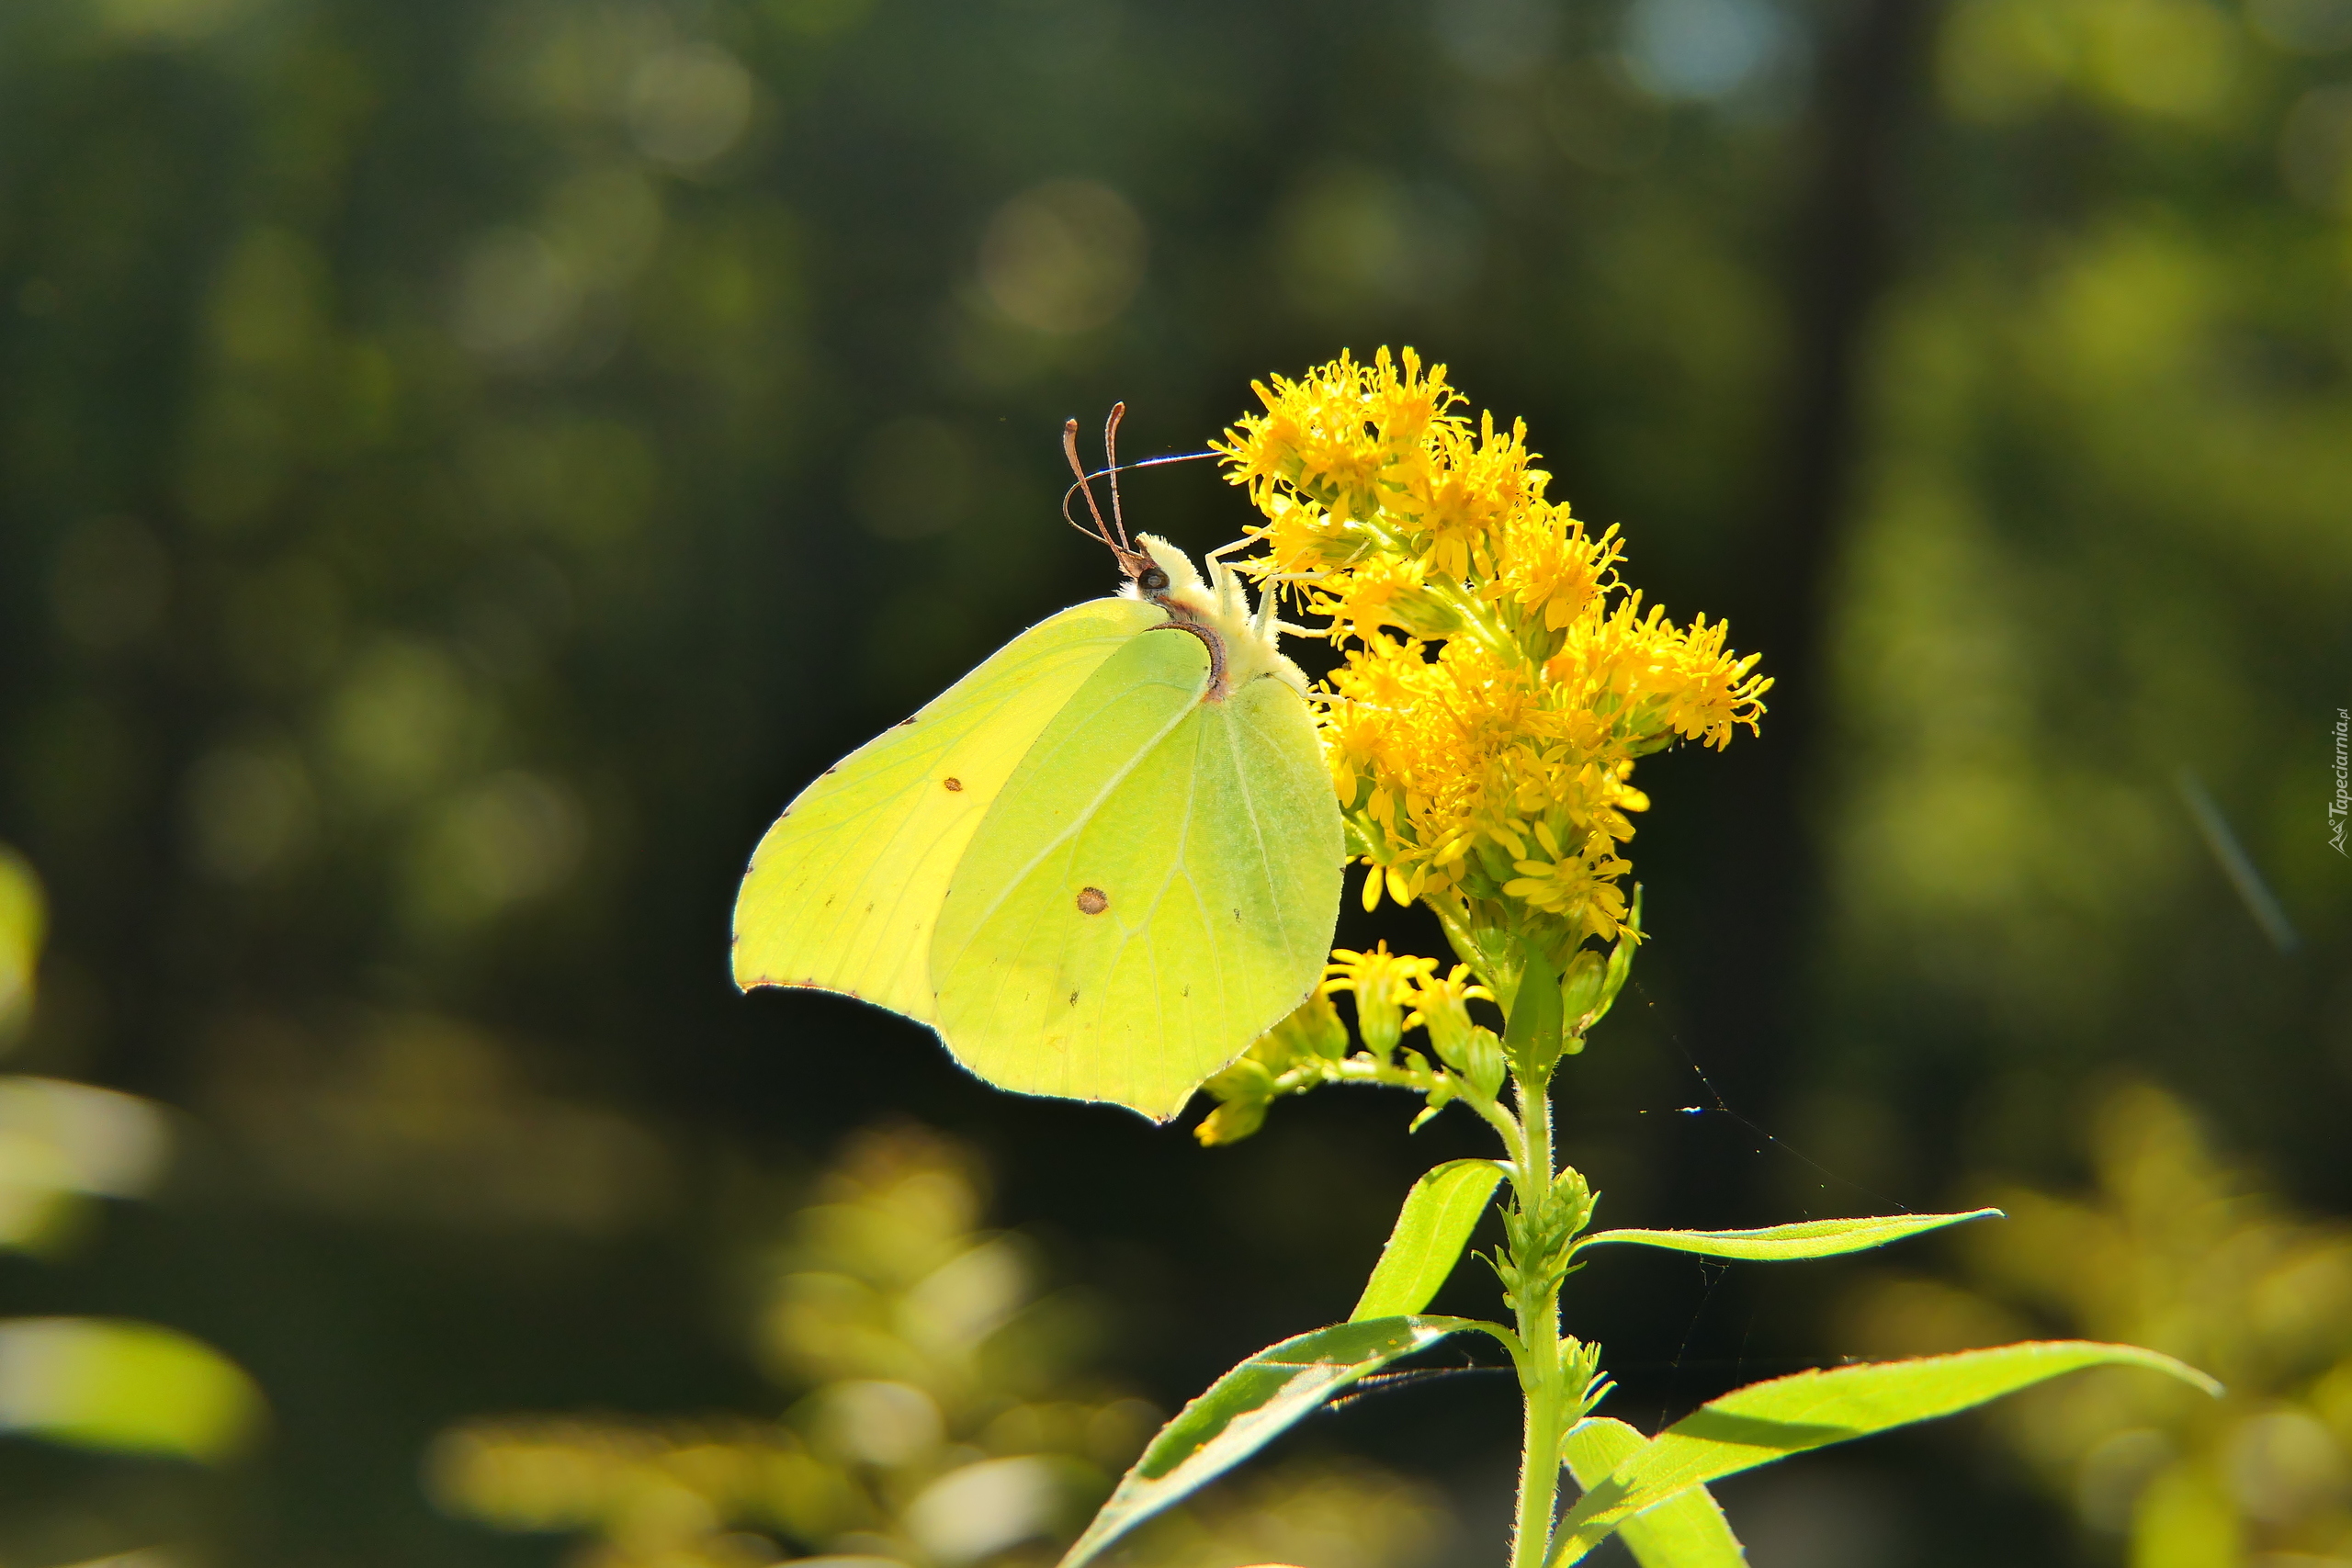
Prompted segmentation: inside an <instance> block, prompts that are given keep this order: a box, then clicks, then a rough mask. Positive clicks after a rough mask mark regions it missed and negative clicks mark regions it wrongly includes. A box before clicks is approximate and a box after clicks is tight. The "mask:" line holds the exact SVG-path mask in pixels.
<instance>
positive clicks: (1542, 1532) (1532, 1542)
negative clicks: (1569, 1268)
mask: <svg viewBox="0 0 2352 1568" xmlns="http://www.w3.org/2000/svg"><path fill="white" fill-rule="evenodd" d="M1512 1081H1513V1084H1514V1087H1515V1088H1516V1089H1517V1090H1518V1100H1519V1124H1520V1126H1521V1129H1522V1130H1523V1131H1522V1154H1521V1158H1520V1159H1519V1160H1518V1161H1517V1162H1516V1163H1517V1168H1516V1171H1515V1173H1514V1175H1513V1177H1512V1181H1513V1184H1514V1185H1515V1186H1516V1188H1517V1190H1518V1195H1519V1203H1520V1208H1521V1212H1522V1213H1540V1212H1541V1210H1540V1208H1539V1206H1540V1205H1542V1204H1544V1203H1545V1202H1547V1201H1549V1200H1550V1198H1551V1191H1552V1174H1553V1171H1552V1159H1553V1155H1552V1092H1551V1090H1552V1086H1551V1082H1550V1080H1549V1078H1548V1077H1546V1078H1544V1079H1542V1080H1539V1081H1535V1082H1530V1081H1529V1080H1528V1079H1526V1078H1524V1077H1520V1076H1518V1075H1517V1074H1513V1076H1512ZM1513 1261H1514V1262H1515V1263H1517V1265H1518V1266H1519V1269H1520V1270H1521V1279H1522V1280H1523V1279H1525V1278H1527V1276H1528V1274H1529V1273H1530V1272H1532V1271H1542V1270H1543V1269H1544V1264H1543V1260H1541V1259H1538V1258H1515V1259H1514V1260H1513ZM1511 1304H1512V1306H1513V1308H1514V1309H1515V1311H1516V1312H1517V1314H1518V1318H1519V1339H1520V1344H1521V1347H1522V1353H1521V1356H1520V1358H1519V1384H1520V1390H1521V1394H1522V1396H1523V1404H1524V1406H1525V1410H1526V1424H1525V1427H1524V1432H1523V1441H1522V1444H1521V1460H1520V1472H1519V1517H1518V1521H1517V1524H1516V1527H1515V1528H1514V1529H1513V1531H1512V1537H1511V1555H1510V1561H1511V1568H1543V1565H1544V1561H1545V1559H1546V1558H1547V1557H1548V1556H1549V1555H1550V1552H1551V1546H1552V1517H1553V1514H1554V1511H1555V1508H1556V1506H1557V1504H1558V1499H1559V1489H1560V1433H1561V1428H1562V1427H1564V1426H1566V1420H1565V1416H1566V1404H1565V1402H1566V1400H1567V1399H1568V1398H1570V1397H1571V1395H1570V1393H1569V1392H1568V1391H1567V1390H1566V1389H1565V1388H1563V1387H1562V1386H1561V1382H1560V1292H1559V1288H1558V1287H1557V1286H1556V1285H1555V1286H1553V1287H1551V1288H1549V1289H1546V1290H1544V1291H1543V1292H1540V1293H1539V1294H1538V1295H1537V1296H1536V1297H1535V1298H1534V1299H1532V1300H1521V1301H1515V1302H1513V1303H1511Z"/></svg>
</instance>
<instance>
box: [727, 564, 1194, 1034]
mask: <svg viewBox="0 0 2352 1568" xmlns="http://www.w3.org/2000/svg"><path fill="white" fill-rule="evenodd" d="M1164 618H1165V616H1164V615H1163V613H1162V612H1161V611H1159V610H1158V609H1156V608H1154V607H1153V606H1151V605H1149V604H1139V603H1137V602H1136V601H1134V600H1129V599H1097V600H1092V601H1090V602H1089V603H1087V604H1079V605H1075V606H1073V607H1071V608H1070V609H1068V610H1064V611H1063V612H1062V613H1061V614H1059V615H1055V616H1052V617H1051V618H1050V619H1047V620H1046V621H1043V622H1040V623H1039V624H1038V625H1036V626H1032V627H1030V628H1029V630H1027V631H1025V632H1023V633H1022V634H1021V635H1020V636H1019V637H1015V638H1013V639H1012V641H1011V642H1010V643H1007V644H1006V645H1005V646H1004V647H1003V648H1001V649H998V650H997V651H996V652H995V653H993V654H991V655H990V656H989V659H988V660H987V661H986V662H985V663H983V664H981V665H980V666H979V668H978V669H976V670H974V671H972V672H971V673H970V674H968V675H967V676H965V677H964V678H963V679H962V680H960V681H958V682H956V684H954V685H953V686H950V687H949V688H948V689H947V690H946V691H944V692H943V693H941V694H939V696H937V697H935V698H933V700H932V702H931V703H930V704H929V705H926V706H925V707H924V708H923V709H922V711H921V712H920V713H917V714H916V715H915V716H913V717H912V718H910V719H908V720H906V721H904V722H903V723H901V724H899V725H897V726H895V727H893V728H889V729H887V730H885V731H883V732H882V734H880V735H879V736H877V737H876V738H875V739H872V740H869V741H867V742H866V743H865V745H864V746H861V747H859V748H858V749H857V750H855V751H853V752H851V753H850V754H849V755H848V756H847V757H845V758H843V759H842V761H840V762H839V763H837V764H836V765H835V766H833V767H831V768H830V769H828V770H826V772H825V774H824V776H822V777H821V778H820V779H818V780H817V781H816V783H814V784H810V785H809V787H808V788H807V789H805V790H802V791H801V792H800V794H799V795H797V797H795V799H794V800H793V802H792V804H791V805H790V806H788V807H786V808H785V811H784V815H783V816H781V817H779V818H776V819H775V825H774V826H772V827H771V828H769V829H768V830H767V833H766V835H765V836H764V837H763V838H762V839H761V840H760V844H759V848H757V849H756V850H754V851H753V852H752V864H751V869H750V870H749V871H748V872H746V873H745V874H744V876H743V886H742V890H741V892H740V893H739V894H737V896H736V899H735V955H734V957H735V983H736V984H737V985H739V986H741V987H744V988H745V989H746V990H748V989H750V988H751V987H753V986H813V987H820V988H821V989H824V990H829V991H845V992H847V993H848V994H850V995H851V996H854V997H858V998H862V999H864V1000H865V1001H869V1002H873V1003H875V1004H876V1006H879V1007H886V1008H888V1009H890V1010H893V1011H895V1012H901V1013H905V1014H906V1015H907V1016H908V1017H910V1018H913V1019H916V1020H919V1021H922V1022H925V1023H928V1022H931V1021H932V987H931V982H930V977H929V969H928V960H929V955H930V952H931V935H932V922H933V919H934V918H935V917H936V916H937V914H938V910H939V902H940V898H941V897H942V896H943V895H944V893H945V891H946V888H947V885H948V877H949V874H951V873H952V872H953V871H954V870H955V868H956V863H957V861H959V860H960V859H961V858H962V857H963V854H964V852H965V846H966V845H967V843H968V842H969V841H970V840H971V837H972V832H973V829H976V828H977V827H978V826H979V823H980V820H981V818H982V817H983V816H984V815H985V814H986V813H987V811H988V808H989V803H990V802H992V801H993V800H994V799H995V798H996V795H997V794H998V792H999V791H1000V790H1001V788H1002V787H1003V785H1004V783H1005V780H1006V779H1007V778H1008V777H1010V776H1011V775H1012V772H1013V770H1014V768H1015V766H1016V765H1017V764H1018V763H1019V762H1020V761H1021V760H1022V757H1023V754H1024V753H1025V752H1027V751H1028V750H1029V749H1030V747H1031V745H1032V744H1033V743H1034V742H1035V740H1036V739H1037V736H1038V734H1039V732H1040V731H1041V730H1043V729H1044V728H1046V725H1047V724H1048V723H1049V722H1050V721H1051V720H1052V719H1053V717H1054V716H1055V715H1056V714H1057V713H1058V712H1059V711H1060V710H1061V709H1062V707H1063V706H1064V705H1066V704H1067V703H1068V702H1069V699H1070V697H1071V695H1072V694H1074V693H1075V692H1077V691H1078V690H1079V688H1080V686H1081V685H1083V684H1084V683H1085V682H1086V681H1087V679H1088V677H1090V676H1091V675H1092V674H1093V673H1094V672H1095V671H1097V670H1098V669H1100V668H1101V667H1102V665H1103V662H1104V661H1105V660H1108V659H1110V658H1111V657H1112V655H1113V654H1114V653H1115V652H1117V650H1118V649H1120V647H1121V646H1122V645H1124V644H1125V643H1127V642H1130V641H1132V640H1134V638H1135V637H1136V634H1137V633H1138V632H1140V631H1142V630H1143V629H1144V628H1145V627H1147V626H1155V625H1157V624H1159V622H1160V621H1162V620H1163V619H1164ZM1186 640H1188V641H1189V640H1191V639H1189V638H1187V639H1186Z"/></svg>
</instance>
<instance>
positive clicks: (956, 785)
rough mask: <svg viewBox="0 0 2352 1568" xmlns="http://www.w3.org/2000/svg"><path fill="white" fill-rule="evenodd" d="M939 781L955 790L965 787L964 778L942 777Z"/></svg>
mask: <svg viewBox="0 0 2352 1568" xmlns="http://www.w3.org/2000/svg"><path fill="white" fill-rule="evenodd" d="M939 782H940V783H941V784H945V785H946V786H947V787H948V788H949V789H953V790H961V789H962V788H963V787H964V781H963V780H962V779H942V780H940V781H939Z"/></svg>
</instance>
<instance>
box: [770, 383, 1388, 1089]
mask: <svg viewBox="0 0 2352 1568" xmlns="http://www.w3.org/2000/svg"><path fill="white" fill-rule="evenodd" d="M1124 413H1125V405H1120V406H1118V407H1115V408H1114V409H1113V410H1112V412H1111V417H1110V421H1109V423H1108V425H1107V426H1106V428H1105V430H1104V434H1103V445H1104V448H1105V452H1106V456H1107V457H1108V458H1109V473H1110V476H1111V517H1110V520H1109V521H1108V522H1106V521H1105V520H1104V518H1103V512H1102V509H1101V507H1100V505H1099V504H1098V502H1097V501H1096V498H1095V493H1094V487H1093V483H1092V479H1093V478H1094V477H1096V476H1090V475H1089V474H1088V473H1087V472H1086V471H1085V469H1084V468H1083V466H1082V465H1081V464H1080V462H1079V457H1078V434H1077V432H1078V422H1077V421H1076V420H1071V421H1069V423H1067V424H1066V425H1065V426H1064V427H1063V431H1062V449H1063V452H1064V455H1065V456H1066V457H1068V458H1069V465H1070V469H1071V471H1072V472H1073V473H1074V474H1075V475H1076V476H1077V482H1076V483H1075V484H1073V485H1072V486H1071V487H1070V491H1069V494H1066V495H1065V497H1064V499H1063V516H1064V517H1065V518H1066V519H1068V520H1069V521H1070V522H1071V523H1072V525H1074V526H1077V527H1078V528H1079V529H1080V531H1081V532H1084V533H1088V534H1090V535H1091V536H1094V537H1095V538H1097V539H1099V540H1101V541H1102V543H1103V544H1104V545H1106V546H1107V547H1109V548H1110V550H1111V553H1112V555H1113V557H1114V558H1115V560H1116V561H1117V563H1118V567H1119V570H1120V571H1121V573H1122V574H1123V575H1124V577H1125V582H1124V583H1123V584H1122V585H1121V587H1120V589H1119V592H1118V593H1117V595H1116V596H1114V597H1108V598H1102V599H1093V600H1089V601H1088V602H1086V603H1085V604H1077V605H1073V606H1071V607H1070V608H1069V609H1067V610H1064V611H1062V612H1061V613H1060V614H1059V615H1053V616H1051V617H1049V618H1047V619H1046V620H1045V621H1042V622H1040V623H1039V624H1038V625H1036V626H1032V627H1030V628H1029V629H1028V630H1027V631H1025V632H1023V633H1022V634H1021V635H1020V636H1019V637H1015V638H1013V639H1012V641H1011V642H1009V643H1007V644H1006V645H1005V646H1004V647H1002V648H1001V649H998V650H997V651H996V652H995V653H993V654H991V655H989V658H988V659H987V660H984V661H983V662H982V663H981V664H980V665H979V667H978V668H977V669H975V670H974V671H972V672H971V673H969V674H968V675H966V676H965V677H964V678H963V679H962V680H960V681H958V682H956V683H955V684H954V685H953V686H950V687H949V688H948V689H947V690H946V691H945V692H944V693H942V694H940V695H939V696H937V697H936V698H934V699H933V701H932V702H930V703H929V704H928V705H925V706H924V707H923V708H922V710H921V711H920V712H918V713H917V714H915V716H913V717H911V718H909V719H905V720H902V721H901V722H900V723H899V724H898V725H897V726H895V727H893V728H890V729H888V730H885V731H884V732H883V733H882V734H881V735H879V736H877V737H876V738H875V739H872V740H870V741H868V742H866V744H865V745H864V746H861V747H859V748H858V749H857V750H855V751H853V752H851V753H850V754H849V755H848V756H847V757H844V758H843V759H842V761H840V762H838V763H836V764H835V765H834V766H832V767H831V768H829V769H827V770H826V771H825V773H823V774H822V775H821V776H820V777H819V778H818V779H817V780H816V782H814V783H813V784H809V787H808V788H806V789H805V790H803V791H801V793H800V794H799V795H797V797H796V798H795V799H794V800H793V801H792V803H791V805H789V806H788V807H786V808H785V811H784V814H783V815H782V816H780V817H778V818H776V820H775V825H774V826H772V827H770V828H769V829H768V830H767V833H766V834H765V836H764V837H763V838H762V839H761V840H760V842H759V847H758V848H757V849H756V850H754V851H753V852H752V863H751V867H750V869H749V871H747V872H746V873H745V874H744V877H743V884H742V888H741V892H740V893H739V894H738V896H737V897H736V902H735V927H734V970H735V980H736V983H737V984H738V985H739V986H741V987H744V988H745V989H747V990H748V989H750V988H751V987H754V986H797V987H817V988H819V989H823V990H830V991H839V992H843V993H845V994H847V995H850V996H853V997H856V998H860V999H861V1000H864V1001H866V1002H870V1003H872V1004H874V1005H875V1006H877V1007H883V1008H888V1009H889V1010H891V1011H893V1012H897V1013H901V1014H903V1015H905V1016H906V1017H908V1018H910V1019H913V1020H915V1021H917V1022H920V1023H924V1024H928V1025H930V1026H931V1028H932V1029H933V1030H934V1031H935V1032H937V1033H938V1035H939V1037H940V1039H941V1040H942V1042H944V1043H945V1045H946V1047H947V1050H948V1052H949V1053H950V1054H951V1055H953V1056H954V1057H955V1058H956V1061H958V1062H960V1063H962V1064H963V1065H964V1066H966V1067H967V1068H968V1069H969V1070H970V1071H972V1072H973V1073H975V1074H977V1075H978V1077H981V1078H984V1079H986V1080H987V1081H988V1082H989V1083H991V1084H994V1085H996V1086H997V1087H999V1088H1001V1089H1012V1090H1016V1091H1020V1092H1023V1093H1028V1094H1040V1095H1053V1096H1060V1097H1064V1098H1068V1099H1072V1100H1106V1101H1110V1102H1112V1103H1114V1104H1118V1105H1125V1106H1127V1107H1129V1108H1131V1109H1133V1110H1136V1111H1141V1112H1143V1113H1144V1114H1145V1115H1147V1116H1150V1117H1152V1118H1154V1119H1155V1120H1159V1121H1166V1120H1168V1119H1170V1118H1171V1117H1173V1116H1175V1115H1176V1114H1177V1113H1178V1112H1179V1111H1182V1109H1183V1107H1184V1104H1185V1102H1186V1100H1189V1099H1190V1098H1191V1096H1192V1093H1193V1089H1196V1088H1197V1087H1198V1086H1199V1085H1200V1084H1201V1083H1202V1081H1203V1080H1204V1079H1205V1078H1207V1077H1210V1076H1211V1075H1212V1074H1214V1073H1216V1071H1217V1070H1218V1069H1219V1068H1221V1067H1223V1066H1226V1065H1227V1063H1229V1062H1231V1061H1232V1060H1233V1058H1234V1057H1236V1056H1238V1055H1240V1054H1241V1052H1243V1051H1244V1050H1246V1049H1248V1048H1249V1046H1250V1043H1252V1042H1253V1041H1255V1040H1256V1039H1257V1038H1258V1037H1259V1036H1260V1035H1261V1034H1263V1033H1264V1032H1266V1031H1267V1030H1268V1029H1271V1028H1272V1026H1273V1025H1274V1024H1275V1023H1277V1022H1279V1021H1281V1020H1282V1019H1283V1017H1285V1016H1286V1015H1287V1014H1289V1013H1290V1012H1291V1011H1292V1010H1294V1009H1295V1007H1297V1005H1298V1004H1299V1003H1300V1002H1301V1001H1303V1000H1305V999H1306V996H1307V995H1308V993H1309V992H1310V991H1311V990H1312V989H1313V988H1314V987H1315V985H1316V984H1317V981H1318V980H1319V979H1320V978H1321V976H1322V974H1323V965H1324V964H1325V961H1326V958H1327V955H1328V954H1329V950H1330V945H1331V936H1332V930H1333V927H1334V924H1335V923H1336V920H1337V918H1338V910H1339V900H1340V872H1341V869H1342V865H1343V856H1344V851H1343V848H1342V842H1341V836H1340V813H1339V803H1338V800H1337V797H1336V795H1334V793H1333V790H1332V785H1331V782H1330V776H1329V772H1328V771H1327V769H1326V767H1325V765H1324V761H1323V755H1322V751H1321V749H1320V747H1319V745H1318V743H1317V738H1316V733H1315V723H1314V718H1313V716H1312V714H1311V713H1310V711H1309V708H1308V705H1307V696H1306V690H1307V683H1306V676H1305V675H1304V674H1303V673H1302V672H1301V671H1300V670H1299V668H1298V666H1297V665H1295V664H1294V663H1292V662H1291V660H1289V659H1287V658H1285V657H1284V656H1283V653H1282V651H1281V649H1279V648H1278V647H1277V646H1276V643H1277V637H1278V634H1279V633H1280V632H1281V631H1283V630H1288V629H1292V628H1286V627H1283V626H1281V624H1280V623H1279V622H1278V621H1277V620H1276V619H1275V617H1274V603H1273V599H1274V596H1273V594H1272V592H1271V590H1269V591H1268V592H1265V594H1264V596H1263V598H1262V599H1261V602H1260V603H1259V604H1257V605H1256V607H1255V608H1254V609H1253V608H1252V607H1251V605H1250V598H1249V594H1248V592H1247V591H1246V590H1245V589H1244V587H1243V586H1242V583H1241V581H1240V578H1239V576H1238V573H1237V572H1236V571H1235V570H1234V569H1233V568H1232V567H1230V566H1229V565H1227V563H1226V562H1225V561H1224V560H1223V559H1222V558H1223V557H1224V556H1226V555H1227V554H1229V553H1230V552H1232V551H1233V550H1236V549H1238V548H1240V547H1241V544H1244V543H1247V541H1242V542H1241V543H1237V544H1234V545H1228V546H1226V547H1223V548H1221V549H1218V550H1215V551H1212V552H1210V554H1209V555H1208V556H1207V557H1206V558H1205V560H1206V562H1207V564H1208V567H1209V577H1208V579H1207V580H1206V581H1204V580H1203V579H1202V577H1201V574H1200V572H1199V571H1198V570H1195V568H1194V567H1193V563H1192V561H1191V559H1190V558H1187V557H1186V556H1185V555H1184V553H1183V552H1182V551H1181V550H1179V549H1177V548H1175V547H1173V546H1171V545H1170V544H1169V543H1168V542H1167V541H1165V540H1163V539H1159V538H1156V537H1154V536H1151V535H1148V534H1145V535H1138V536H1136V537H1135V538H1133V539H1130V538H1129V537H1128V535H1127V532H1126V523H1125V516H1124V514H1123V513H1122V511H1121V508H1120V502H1119V494H1118V478H1117V475H1118V457H1117V437H1118V426H1119V421H1120V419H1121V417H1122V416H1123V415H1124ZM1080 492H1082V493H1083V494H1084V495H1085V498H1086V505H1087V511H1088V513H1089V514H1090V516H1091V520H1092V526H1091V528H1090V527H1088V526H1087V525H1085V524H1081V523H1078V522H1077V520H1076V519H1075V518H1072V517H1071V516H1070V513H1069V499H1070V496H1071V495H1075V494H1078V493H1080Z"/></svg>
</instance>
